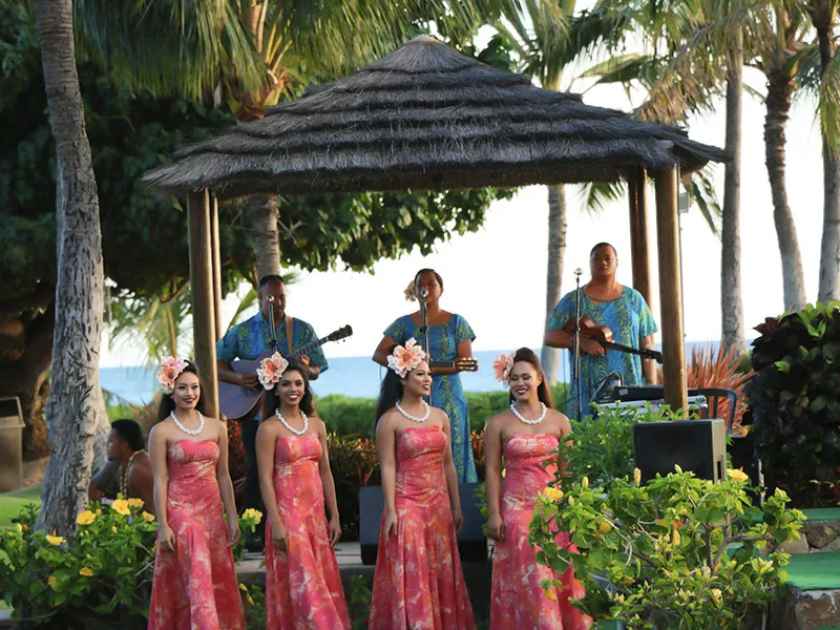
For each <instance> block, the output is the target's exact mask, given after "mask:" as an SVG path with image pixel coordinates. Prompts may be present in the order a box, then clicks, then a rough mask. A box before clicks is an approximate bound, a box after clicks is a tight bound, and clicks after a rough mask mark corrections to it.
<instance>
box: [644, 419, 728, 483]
mask: <svg viewBox="0 0 840 630" xmlns="http://www.w3.org/2000/svg"><path fill="white" fill-rule="evenodd" d="M633 448H634V451H635V455H636V466H637V467H638V468H639V470H641V471H642V482H645V481H649V480H650V479H653V478H654V477H656V474H657V473H659V474H661V475H663V476H664V475H667V474H668V473H671V472H674V466H675V465H677V464H678V465H679V466H680V468H682V469H683V470H690V471H691V472H693V473H694V474H695V475H697V476H698V477H700V478H701V479H711V480H712V481H720V480H721V479H723V478H724V474H725V473H724V467H725V465H726V464H725V461H726V460H725V458H726V424H725V423H724V421H723V420H721V419H719V418H715V419H712V420H677V421H676V422H640V423H638V424H636V425H634V426H633Z"/></svg>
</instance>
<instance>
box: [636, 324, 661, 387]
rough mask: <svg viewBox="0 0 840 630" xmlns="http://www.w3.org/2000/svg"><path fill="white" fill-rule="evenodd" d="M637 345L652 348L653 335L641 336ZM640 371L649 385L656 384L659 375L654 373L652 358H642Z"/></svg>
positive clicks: (654, 365) (654, 367)
mask: <svg viewBox="0 0 840 630" xmlns="http://www.w3.org/2000/svg"><path fill="white" fill-rule="evenodd" d="M639 347H640V348H644V349H650V348H653V335H647V336H645V337H642V339H641V341H640V342H639ZM642 372H644V376H645V380H646V381H647V382H648V383H649V384H650V385H656V383H657V382H658V381H659V375H658V374H657V373H656V363H655V362H654V361H653V359H645V358H642Z"/></svg>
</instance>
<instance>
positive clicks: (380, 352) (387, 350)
mask: <svg viewBox="0 0 840 630" xmlns="http://www.w3.org/2000/svg"><path fill="white" fill-rule="evenodd" d="M396 345H397V340H396V339H394V338H393V337H388V336H387V335H386V336H384V337H382V341H380V342H379V345H378V346H376V350H374V351H373V357H372V358H373V360H374V361H376V363H378V364H379V365H381V366H383V367H388V355H389V354H391V350H393V349H394V346H396Z"/></svg>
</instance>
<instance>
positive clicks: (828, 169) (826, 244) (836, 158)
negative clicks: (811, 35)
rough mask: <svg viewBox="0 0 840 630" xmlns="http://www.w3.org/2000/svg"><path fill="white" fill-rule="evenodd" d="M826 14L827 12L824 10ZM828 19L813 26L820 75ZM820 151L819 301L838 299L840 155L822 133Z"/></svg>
mask: <svg viewBox="0 0 840 630" xmlns="http://www.w3.org/2000/svg"><path fill="white" fill-rule="evenodd" d="M824 13H825V15H826V16H829V15H830V12H828V11H825V12H824ZM829 19H830V18H828V17H827V18H826V20H824V21H823V20H821V21H820V22H819V23H818V24H816V27H817V40H818V42H819V47H820V76H822V75H823V74H824V73H825V70H826V68H827V67H828V64H830V63H831V61H832V59H833V58H834V54H835V50H834V41H833V38H832V32H831V31H832V25H831V24H830V23H829ZM822 154H823V195H824V197H823V232H822V243H821V246H820V285H819V292H818V294H817V299H818V300H819V301H820V302H826V301H828V300H838V299H840V155H838V151H837V149H836V148H832V146H831V145H830V144H829V141H828V138H827V136H826V134H825V131H823V133H822Z"/></svg>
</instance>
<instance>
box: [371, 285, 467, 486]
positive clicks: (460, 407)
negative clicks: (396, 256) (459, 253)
mask: <svg viewBox="0 0 840 630" xmlns="http://www.w3.org/2000/svg"><path fill="white" fill-rule="evenodd" d="M442 293H443V278H441V277H440V274H438V273H437V272H436V271H434V270H433V269H421V270H420V271H418V272H417V275H416V276H415V277H414V282H412V283H411V284H410V285H409V287H408V288H407V289H406V297H408V299H412V300H416V299H417V296H418V295H420V296H425V301H426V313H427V320H428V324H429V351H430V354H431V360H432V361H433V362H447V363H449V365H437V366H433V367H432V397H431V401H430V402H431V404H432V405H433V406H434V407H439V408H441V409H443V410H444V411H445V412H446V414H447V415H448V416H449V423H450V426H451V427H452V456H453V459H454V461H455V469H456V470H457V471H458V480H459V481H460V482H461V483H474V482H476V481H478V477H477V475H476V471H475V461H474V457H473V450H472V440H471V439H470V419H469V415H468V412H467V400H466V398H465V397H464V389H463V387H462V386H461V378H460V376H459V373H460V372H464V371H474V370H475V369H476V368H477V365H476V363H475V359H473V358H472V341H473V339H475V333H473V330H472V328H470V325H469V324H468V323H467V320H466V319H464V318H463V317H462V316H460V315H457V314H455V313H450V312H448V311H444V310H443V309H441V308H440V303H439V302H440V296H441V294H442ZM383 334H384V336H383V337H382V341H380V342H379V345H378V346H377V347H376V352H374V353H373V360H374V361H376V362H377V363H379V364H380V365H383V366H384V365H386V360H387V357H388V355H389V354H390V353H391V350H392V349H393V348H394V346H396V345H397V344H400V345H404V344H405V342H406V341H407V340H408V339H410V338H412V337H414V338H415V339H416V340H417V343H418V344H419V345H420V347H421V348H425V347H426V335H425V332H424V331H423V317H422V314H421V312H420V311H419V310H418V311H415V312H414V313H410V314H409V315H403V316H402V317H400V318H398V319H397V320H395V321H394V322H393V323H392V324H391V325H390V326H388V328H386V329H385V332H384V333H383Z"/></svg>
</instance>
